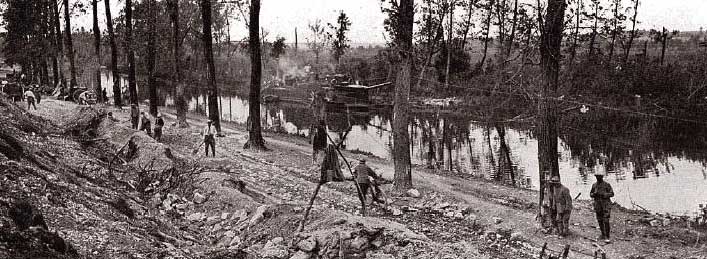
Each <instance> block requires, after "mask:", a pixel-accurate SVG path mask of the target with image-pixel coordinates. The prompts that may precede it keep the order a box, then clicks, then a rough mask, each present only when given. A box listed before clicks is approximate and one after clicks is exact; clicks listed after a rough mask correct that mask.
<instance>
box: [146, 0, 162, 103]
mask: <svg viewBox="0 0 707 259" xmlns="http://www.w3.org/2000/svg"><path fill="white" fill-rule="evenodd" d="M147 4H148V9H149V10H148V15H149V17H148V20H149V22H148V23H149V24H148V25H147V27H148V30H150V32H149V33H148V35H147V73H148V74H147V90H148V96H149V99H150V114H152V116H157V105H158V102H159V100H158V97H157V80H156V77H155V73H156V71H155V67H156V66H155V64H156V63H157V0H148V3H147Z"/></svg>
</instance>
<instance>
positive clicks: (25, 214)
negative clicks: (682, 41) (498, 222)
mask: <svg viewBox="0 0 707 259" xmlns="http://www.w3.org/2000/svg"><path fill="white" fill-rule="evenodd" d="M51 102H52V100H47V101H45V102H43V103H42V104H44V105H51ZM45 103H49V104H45ZM58 103H59V102H57V104H58ZM62 105H64V104H62ZM40 109H42V108H41V107H40ZM45 109H46V108H45ZM120 112H121V111H119V110H114V109H106V110H104V109H95V108H86V107H82V108H78V109H71V108H67V107H65V108H64V109H59V108H57V109H55V110H44V111H40V112H38V114H40V115H43V116H46V117H48V118H51V120H47V119H44V118H42V117H40V116H36V115H33V114H30V113H27V112H26V111H25V110H23V109H21V108H19V107H17V106H15V105H14V104H13V103H10V102H7V101H6V100H5V99H3V98H0V126H1V127H0V258H399V257H410V258H422V257H425V258H429V257H434V256H431V255H434V254H437V255H438V254H439V252H438V250H439V249H440V248H441V247H444V246H445V245H444V244H440V243H436V242H432V241H430V239H429V238H427V237H426V236H425V235H422V234H417V233H414V232H412V231H410V230H409V229H408V228H407V227H405V226H404V225H402V224H398V223H395V222H391V221H388V220H385V219H377V218H363V217H359V216H355V215H353V214H349V213H346V212H341V211H338V210H335V209H331V208H327V206H322V205H317V206H315V209H314V210H313V213H312V215H311V216H310V219H309V221H308V225H307V227H306V229H305V231H303V232H297V231H296V227H297V225H298V223H299V220H300V219H301V218H302V215H303V211H304V207H305V204H304V202H302V200H303V199H302V198H300V197H297V198H292V199H283V198H282V197H281V196H273V195H271V194H272V191H270V189H271V188H272V186H268V184H267V182H263V181H266V180H267V178H268V176H267V175H265V174H264V175H253V174H257V173H260V172H259V171H258V170H261V169H265V170H268V168H262V167H263V161H261V160H258V159H257V158H248V157H247V156H244V157H241V159H240V160H232V161H228V163H225V161H224V163H223V164H219V163H203V162H200V161H196V160H194V159H192V154H191V153H190V152H179V151H174V150H172V148H170V146H168V145H165V144H162V143H158V142H156V141H154V140H153V139H152V138H150V137H149V136H147V135H146V134H145V133H143V132H137V131H134V130H131V129H129V128H127V127H125V125H124V123H123V122H122V121H121V118H122V117H121V116H120V114H119V113H120ZM109 113H113V116H112V115H109ZM116 118H117V119H116ZM225 164H228V165H229V166H225ZM278 168H279V167H273V168H270V169H272V170H280V171H281V172H285V173H291V172H289V171H286V170H282V168H279V169H278ZM298 172H299V171H298ZM259 177H260V178H261V179H260V180H256V179H257V178H259ZM258 181H260V183H259V182H258ZM300 181H302V179H300ZM303 186H306V185H303ZM304 189H308V188H304ZM337 193H338V192H337V191H330V192H329V194H328V195H327V197H328V198H329V199H332V200H335V199H336V196H337V195H340V194H337ZM305 199H306V198H305ZM457 250H458V251H457V252H456V253H450V255H452V254H457V256H456V257H451V258H464V257H465V256H464V254H466V253H467V251H472V250H475V249H472V248H471V247H467V248H464V249H462V248H459V249H457ZM425 253H426V254H425ZM427 255H429V256H427Z"/></svg>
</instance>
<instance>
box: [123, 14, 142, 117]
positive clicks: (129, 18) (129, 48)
mask: <svg viewBox="0 0 707 259" xmlns="http://www.w3.org/2000/svg"><path fill="white" fill-rule="evenodd" d="M125 52H127V54H128V92H129V93H130V104H135V105H137V104H138V96H137V82H135V52H134V51H133V1H132V0H125ZM139 109H140V108H139V107H138V111H139Z"/></svg>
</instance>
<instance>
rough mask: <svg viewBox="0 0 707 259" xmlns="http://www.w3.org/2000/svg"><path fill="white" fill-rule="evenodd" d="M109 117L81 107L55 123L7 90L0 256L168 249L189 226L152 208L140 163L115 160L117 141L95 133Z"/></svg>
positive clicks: (0, 105)
mask: <svg viewBox="0 0 707 259" xmlns="http://www.w3.org/2000/svg"><path fill="white" fill-rule="evenodd" d="M107 118H108V116H107V113H105V111H101V110H95V109H92V108H82V109H77V110H75V111H74V112H73V113H71V114H68V115H66V116H64V117H63V119H65V122H69V123H56V124H55V123H53V122H50V121H48V120H44V119H42V118H39V117H36V116H33V115H31V114H29V113H27V112H26V111H25V110H23V109H22V108H20V107H18V106H16V105H15V104H14V103H12V102H9V101H8V100H6V99H4V98H0V258H76V257H77V256H82V257H96V256H97V255H99V254H100V255H101V256H105V257H118V258H126V257H127V258H131V257H137V258H139V257H147V256H148V255H152V257H155V256H156V257H163V256H164V255H166V254H167V252H166V250H165V249H164V248H165V246H167V245H165V241H164V240H165V236H172V237H174V236H181V235H182V234H183V232H182V231H180V230H179V229H174V228H173V227H172V226H171V224H168V223H165V221H163V220H160V219H155V218H152V217H147V216H146V215H145V213H144V211H145V206H144V205H142V204H143V203H145V202H144V199H143V193H140V192H138V191H137V190H136V188H135V185H137V183H139V182H141V178H143V177H142V176H141V172H140V171H138V170H136V167H135V166H134V165H130V164H119V163H118V164H113V165H111V162H112V161H111V159H112V158H114V157H115V156H114V154H113V153H114V151H115V150H116V149H117V148H116V147H115V146H114V145H113V144H111V143H110V142H108V141H106V140H96V139H95V138H100V135H99V129H100V127H99V125H100V124H101V123H102V122H104V121H106V119H107ZM57 125H61V126H57ZM135 142H136V143H138V146H140V144H139V143H140V140H139V139H137V138H136V139H135ZM143 142H149V141H147V140H144V141H143ZM153 142H154V141H153ZM145 145H156V144H155V143H149V144H145ZM163 156H164V155H163ZM169 162H170V163H169V164H168V166H169V165H171V164H172V163H173V161H172V160H170V161H169ZM143 166H144V165H143ZM169 169H172V170H174V172H175V173H174V174H177V175H179V173H178V172H176V171H177V170H176V169H174V168H169ZM174 174H173V175H174ZM171 182H183V180H172V181H171ZM27 219H31V220H29V221H28V220H27ZM167 242H169V240H168V241H167Z"/></svg>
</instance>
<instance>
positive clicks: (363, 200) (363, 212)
mask: <svg viewBox="0 0 707 259" xmlns="http://www.w3.org/2000/svg"><path fill="white" fill-rule="evenodd" d="M325 134H326V137H327V138H328V139H329V141H331V143H334V140H333V139H331V136H329V133H327V132H325ZM334 147H335V148H336V152H337V153H339V156H341V158H342V159H344V163H346V168H348V169H349V172H350V173H351V175H353V176H354V177H356V176H355V175H354V173H353V170H351V165H350V164H349V161H348V160H347V159H346V157H345V156H344V154H343V153H341V150H339V147H338V145H336V144H334ZM353 182H354V183H355V184H356V192H357V193H358V199H359V200H361V215H362V216H364V217H365V216H366V197H363V194H362V193H361V186H359V185H358V182H357V181H356V179H354V181H353Z"/></svg>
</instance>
